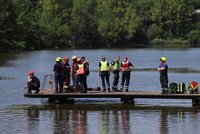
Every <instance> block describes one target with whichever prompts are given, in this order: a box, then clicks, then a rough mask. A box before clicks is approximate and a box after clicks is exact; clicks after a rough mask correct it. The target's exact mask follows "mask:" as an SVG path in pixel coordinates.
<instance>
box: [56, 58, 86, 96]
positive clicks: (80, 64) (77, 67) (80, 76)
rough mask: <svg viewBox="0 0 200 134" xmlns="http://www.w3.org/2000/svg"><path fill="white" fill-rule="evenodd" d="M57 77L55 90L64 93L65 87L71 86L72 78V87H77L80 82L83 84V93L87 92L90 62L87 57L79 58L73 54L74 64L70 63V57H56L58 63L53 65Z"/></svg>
mask: <svg viewBox="0 0 200 134" xmlns="http://www.w3.org/2000/svg"><path fill="white" fill-rule="evenodd" d="M53 71H54V78H55V92H56V93H58V92H60V93H62V92H63V87H68V86H70V79H71V78H72V87H73V88H74V89H77V87H78V84H82V85H83V89H82V90H81V92H82V93H86V92H87V88H88V87H87V76H88V75H89V63H88V62H87V61H86V60H85V57H81V58H77V57H76V56H72V65H71V66H70V64H69V58H68V57H64V58H63V59H62V58H61V57H57V58H56V64H55V65H54V66H53Z"/></svg>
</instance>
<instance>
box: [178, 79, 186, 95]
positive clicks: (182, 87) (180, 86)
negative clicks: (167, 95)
mask: <svg viewBox="0 0 200 134" xmlns="http://www.w3.org/2000/svg"><path fill="white" fill-rule="evenodd" d="M185 92H186V86H185V83H183V82H180V83H179V84H178V91H177V93H180V94H184V93H185Z"/></svg>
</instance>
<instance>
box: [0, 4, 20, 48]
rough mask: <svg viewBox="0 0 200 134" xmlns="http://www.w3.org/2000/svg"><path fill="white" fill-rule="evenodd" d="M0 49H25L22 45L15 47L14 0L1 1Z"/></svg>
mask: <svg viewBox="0 0 200 134" xmlns="http://www.w3.org/2000/svg"><path fill="white" fill-rule="evenodd" d="M0 5H1V6H0V25H1V27H0V49H7V50H9V49H15V47H16V48H20V47H23V45H22V46H20V44H16V46H15V45H14V42H16V41H17V31H16V27H17V26H16V22H15V18H16V16H17V15H16V12H15V10H14V4H13V2H12V0H1V1H0Z"/></svg>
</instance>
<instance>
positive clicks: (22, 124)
mask: <svg viewBox="0 0 200 134" xmlns="http://www.w3.org/2000/svg"><path fill="white" fill-rule="evenodd" d="M199 54H200V49H112V50H107V49H106V50H104V49H101V50H42V51H30V52H19V53H16V52H15V53H6V54H2V53H1V54H0V59H1V60H0V85H1V88H0V91H1V93H0V134H15V133H19V134H65V133H66V134H147V133H148V134H177V133H178V134H199V132H200V127H199V124H200V107H192V103H191V100H171V99H169V100H162V99H159V100H154V99H136V100H135V105H132V104H126V105H124V104H121V103H120V100H119V99H76V100H75V104H49V103H48V102H46V100H45V102H43V101H41V100H40V99H31V98H24V96H23V95H24V93H25V90H24V86H25V85H26V78H27V72H28V70H29V69H34V70H35V74H36V75H37V76H38V77H39V78H40V80H41V82H42V80H43V77H44V75H45V74H48V73H53V71H52V68H53V65H54V64H55V58H56V57H58V56H60V57H64V56H68V57H70V58H71V56H72V55H76V56H78V57H81V56H85V57H86V58H87V60H88V61H89V63H90V69H91V70H92V71H91V73H90V76H89V77H88V86H89V87H98V86H101V81H100V78H99V76H98V72H97V71H96V70H97V69H98V63H99V61H100V60H101V56H102V55H104V56H106V57H107V60H108V61H109V62H111V61H112V60H113V59H114V58H115V57H116V56H118V55H119V56H121V57H124V56H127V57H128V58H129V61H131V62H132V63H134V64H135V71H133V72H132V74H131V82H130V89H129V90H130V91H140V90H142V91H161V89H160V84H159V73H158V72H157V71H156V68H157V67H158V66H159V64H160V61H159V58H160V57H162V56H166V57H167V63H168V65H169V68H170V69H171V70H170V71H169V82H176V83H179V82H184V83H186V85H188V82H189V81H193V80H194V81H198V82H200V58H199ZM120 81H121V80H120ZM110 82H111V83H112V74H111V77H110Z"/></svg>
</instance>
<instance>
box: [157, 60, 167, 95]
mask: <svg viewBox="0 0 200 134" xmlns="http://www.w3.org/2000/svg"><path fill="white" fill-rule="evenodd" d="M166 60H167V58H166V57H161V58H160V62H161V63H160V65H159V67H158V71H159V72H160V84H161V88H162V94H167V93H168V65H167V64H166Z"/></svg>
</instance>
